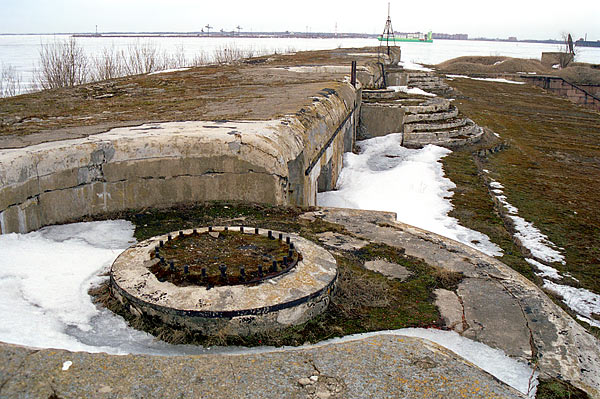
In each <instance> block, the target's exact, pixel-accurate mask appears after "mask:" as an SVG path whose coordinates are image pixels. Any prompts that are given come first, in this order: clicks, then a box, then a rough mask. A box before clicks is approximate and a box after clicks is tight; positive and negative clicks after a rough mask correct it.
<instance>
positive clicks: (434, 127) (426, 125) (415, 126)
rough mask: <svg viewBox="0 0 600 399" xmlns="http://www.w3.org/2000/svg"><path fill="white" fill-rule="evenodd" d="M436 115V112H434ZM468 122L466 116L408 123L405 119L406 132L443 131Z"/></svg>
mask: <svg viewBox="0 0 600 399" xmlns="http://www.w3.org/2000/svg"><path fill="white" fill-rule="evenodd" d="M433 115H434V116H435V115H436V114H433ZM466 124H467V119H465V118H449V119H442V120H438V121H425V122H417V123H415V122H413V123H406V120H404V132H405V133H411V132H431V131H442V130H448V129H456V128H459V127H463V126H465V125H466Z"/></svg>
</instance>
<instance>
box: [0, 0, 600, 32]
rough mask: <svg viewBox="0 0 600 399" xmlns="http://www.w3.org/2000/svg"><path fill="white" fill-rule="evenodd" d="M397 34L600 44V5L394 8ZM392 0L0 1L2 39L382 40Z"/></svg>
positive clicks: (432, 0)
mask: <svg viewBox="0 0 600 399" xmlns="http://www.w3.org/2000/svg"><path fill="white" fill-rule="evenodd" d="M390 3H391V18H392V25H393V28H394V30H396V31H400V32H411V31H428V30H432V31H434V32H438V33H467V34H468V35H469V37H472V38H473V37H489V38H507V37H508V36H516V37H517V38H519V39H561V37H562V34H563V33H564V32H569V33H571V34H572V36H573V38H575V39H577V38H580V37H584V36H585V35H586V34H587V38H588V39H589V40H600V23H598V20H600V1H598V0H580V1H578V2H577V3H570V4H576V6H572V7H565V5H564V4H565V3H564V2H560V3H559V2H557V1H556V0H546V1H539V0H538V1H535V0H534V1H532V0H529V1H522V0H503V1H501V2H500V1H494V2H492V1H481V0H477V1H476V0H466V1H460V0H457V1H447V0H444V1H442V0H428V1H423V0H421V1H417V0H415V1H399V0H395V1H394V0H392V1H391V2H390ZM387 4H388V1H387V0H383V1H382V0H362V1H357V0H344V1H339V0H333V1H332V0H330V1H323V0H301V1H265V0H254V1H248V0H243V1H241V0H224V1H211V2H208V1H202V0H168V1H167V0H163V1H159V0H0V13H1V15H2V16H3V18H2V20H1V21H0V33H73V32H94V31H95V29H96V25H97V26H98V31H99V32H111V31H118V32H140V31H145V32H159V31H174V32H190V31H200V30H201V29H202V28H203V27H204V26H205V25H207V24H210V25H211V26H213V27H214V28H213V30H215V29H216V30H220V29H224V30H227V31H231V30H233V29H235V27H236V26H238V25H239V26H241V27H242V31H254V32H256V31H297V32H306V31H311V32H335V31H336V26H337V32H364V33H381V32H382V31H383V27H384V25H385V20H386V17H387Z"/></svg>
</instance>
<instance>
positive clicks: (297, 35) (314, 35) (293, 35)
mask: <svg viewBox="0 0 600 399" xmlns="http://www.w3.org/2000/svg"><path fill="white" fill-rule="evenodd" d="M41 35H61V36H62V35H65V36H67V35H68V36H72V37H76V38H77V37H81V38H123V37H126V38H127V37H132V38H165V37H166V38H231V39H245V38H248V39H257V38H262V39H268V38H277V39H281V38H286V39H376V38H377V37H378V36H379V35H380V34H378V33H377V34H376V33H331V32H240V33H238V32H218V31H217V32H211V33H210V34H208V33H206V32H104V33H93V32H87V33H85V32H84V33H73V32H59V33H0V36H41ZM434 39H435V40H468V41H488V42H512V43H546V44H558V45H562V44H564V42H563V41H562V40H555V39H544V40H534V39H523V40H515V39H502V38H487V37H474V38H467V39H453V38H436V37H435V33H434ZM592 43H595V42H592Z"/></svg>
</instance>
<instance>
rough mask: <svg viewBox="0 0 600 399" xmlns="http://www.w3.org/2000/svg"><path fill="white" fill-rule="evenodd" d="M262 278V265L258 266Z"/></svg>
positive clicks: (259, 275)
mask: <svg viewBox="0 0 600 399" xmlns="http://www.w3.org/2000/svg"><path fill="white" fill-rule="evenodd" d="M262 276H263V270H262V265H258V277H262Z"/></svg>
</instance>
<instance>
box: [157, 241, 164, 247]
mask: <svg viewBox="0 0 600 399" xmlns="http://www.w3.org/2000/svg"><path fill="white" fill-rule="evenodd" d="M158 245H160V247H161V248H162V247H164V246H165V242H164V241H163V240H160V241H159V242H158Z"/></svg>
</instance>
